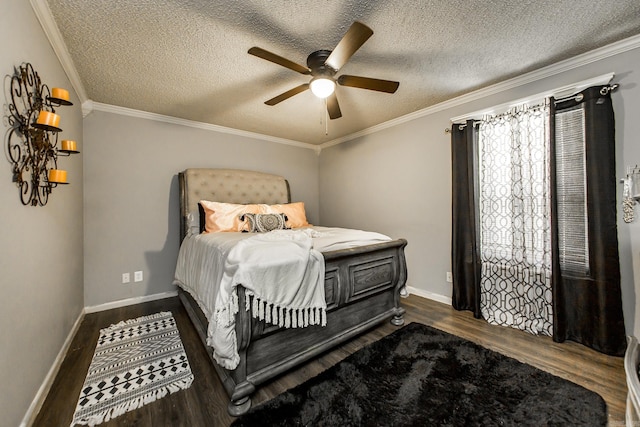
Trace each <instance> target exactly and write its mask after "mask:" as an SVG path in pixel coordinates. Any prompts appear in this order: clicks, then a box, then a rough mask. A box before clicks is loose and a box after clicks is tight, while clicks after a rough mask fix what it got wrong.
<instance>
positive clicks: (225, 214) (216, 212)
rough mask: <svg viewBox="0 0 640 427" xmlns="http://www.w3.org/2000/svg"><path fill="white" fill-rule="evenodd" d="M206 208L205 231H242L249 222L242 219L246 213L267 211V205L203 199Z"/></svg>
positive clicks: (202, 203) (201, 202)
mask: <svg viewBox="0 0 640 427" xmlns="http://www.w3.org/2000/svg"><path fill="white" fill-rule="evenodd" d="M200 205H201V206H202V208H203V209H204V218H205V221H204V224H205V233H217V232H220V231H242V230H243V229H244V228H245V227H246V226H247V224H246V223H244V222H243V221H240V215H242V214H245V213H256V214H257V213H267V212H266V210H267V205H237V204H235V203H221V202H209V201H207V200H201V201H200Z"/></svg>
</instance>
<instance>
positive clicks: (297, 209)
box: [267, 202, 311, 228]
mask: <svg viewBox="0 0 640 427" xmlns="http://www.w3.org/2000/svg"><path fill="white" fill-rule="evenodd" d="M267 213H283V214H285V215H286V216H287V227H289V228H299V227H306V226H308V225H311V224H309V223H308V222H307V214H306V212H305V210H304V202H295V203H287V204H279V205H268V206H267Z"/></svg>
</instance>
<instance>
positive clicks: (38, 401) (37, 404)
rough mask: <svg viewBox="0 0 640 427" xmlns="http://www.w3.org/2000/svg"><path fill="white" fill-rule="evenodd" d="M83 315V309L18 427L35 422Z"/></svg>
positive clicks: (24, 426) (84, 312)
mask: <svg viewBox="0 0 640 427" xmlns="http://www.w3.org/2000/svg"><path fill="white" fill-rule="evenodd" d="M85 314H86V311H85V309H82V310H81V311H80V314H79V315H78V318H77V319H76V321H75V323H74V324H73V327H72V328H71V330H70V331H69V334H68V335H67V338H66V339H65V340H64V343H63V344H62V348H60V351H59V352H58V355H57V356H56V358H55V360H54V361H53V364H52V365H51V368H50V369H49V372H47V375H46V376H45V377H44V381H43V382H42V385H41V386H40V388H39V389H38V392H37V393H36V395H35V397H34V398H33V401H32V402H31V405H30V406H29V409H27V412H26V414H25V415H24V418H23V419H22V422H21V423H20V427H27V426H31V425H33V423H34V422H35V420H36V417H37V416H38V413H39V412H40V409H42V405H43V404H44V401H45V399H46V398H47V395H48V394H49V391H50V390H51V386H52V385H53V381H54V380H55V379H56V376H57V375H58V371H60V366H62V362H63V361H64V358H65V356H66V355H67V351H69V347H71V342H72V341H73V338H74V337H75V336H76V333H77V332H78V329H79V328H80V324H81V323H82V319H84V315H85Z"/></svg>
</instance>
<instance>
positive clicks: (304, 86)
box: [264, 83, 309, 105]
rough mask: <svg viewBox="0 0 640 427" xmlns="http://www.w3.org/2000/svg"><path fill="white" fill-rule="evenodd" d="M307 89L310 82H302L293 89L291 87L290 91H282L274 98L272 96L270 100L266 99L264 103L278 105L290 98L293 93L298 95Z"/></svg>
mask: <svg viewBox="0 0 640 427" xmlns="http://www.w3.org/2000/svg"><path fill="white" fill-rule="evenodd" d="M307 89H309V83H305V84H301V85H300V86H296V87H294V88H293V89H289V90H288V91H286V92H284V93H281V94H280V95H278V96H276V97H274V98H271V99H270V100H268V101H265V102H264V103H265V104H267V105H276V104H277V103H279V102H282V101H284V100H286V99H289V98H291V97H292V96H293V95H297V94H299V93H300V92H304V91H305V90H307Z"/></svg>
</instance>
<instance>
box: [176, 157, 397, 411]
mask: <svg viewBox="0 0 640 427" xmlns="http://www.w3.org/2000/svg"><path fill="white" fill-rule="evenodd" d="M178 179H179V185H180V211H181V227H180V229H181V239H182V238H184V236H185V235H186V232H187V230H188V229H189V227H199V228H200V229H202V224H203V220H202V219H199V209H198V202H199V201H200V200H210V201H217V202H226V203H241V204H250V203H266V204H277V203H289V202H290V201H291V196H290V190H289V184H288V182H287V181H286V180H285V179H284V178H283V177H280V176H276V175H271V174H264V173H260V172H251V171H242V170H234V169H187V170H185V171H184V172H181V173H180V174H179V175H178ZM195 218H198V219H195ZM196 221H197V222H196ZM194 222H196V223H195V224H194ZM406 245H407V241H406V240H404V239H398V240H393V241H389V242H384V243H379V244H373V245H368V246H363V247H358V248H352V249H344V250H338V251H332V252H325V253H323V256H324V259H325V296H326V301H327V325H326V326H324V327H321V326H310V327H307V328H290V329H287V328H279V327H278V326H274V325H270V324H266V323H265V322H263V321H259V320H257V319H254V318H252V317H251V314H250V313H251V312H250V311H247V310H245V307H244V304H245V298H244V288H242V286H238V300H239V303H240V309H239V312H238V314H237V315H236V335H237V340H238V353H239V355H240V364H239V365H238V367H237V368H236V369H234V370H227V369H225V368H223V367H221V366H220V365H218V364H217V363H216V362H215V361H214V362H213V364H214V366H215V368H216V371H217V372H218V375H219V377H220V379H221V381H222V383H223V384H224V387H225V389H226V391H227V394H228V395H229V397H230V403H229V405H228V407H227V409H228V412H229V414H231V415H233V416H239V415H241V414H243V413H245V412H246V411H248V410H249V408H250V407H251V394H252V393H253V392H254V391H255V389H256V387H257V386H258V385H260V384H262V383H264V382H266V381H268V380H269V379H271V378H273V377H275V376H276V375H279V374H281V373H283V372H285V371H287V370H289V369H292V368H293V367H295V366H298V365H300V364H301V363H303V362H305V361H307V360H309V359H311V358H312V357H314V356H317V355H319V354H321V353H323V352H325V351H327V350H330V349H332V348H334V347H335V346H337V345H338V344H340V343H342V342H344V341H346V340H348V339H350V338H352V337H354V336H356V335H358V334H360V333H362V332H363V331H365V330H367V329H369V328H371V327H373V326H375V325H377V324H379V323H381V322H384V321H386V320H388V319H391V323H393V324H394V325H396V326H400V325H402V324H404V318H403V315H404V312H405V310H404V309H403V308H402V307H400V291H401V289H402V288H403V287H404V285H405V282H406V278H407V269H406V263H405V256H404V247H405V246H406ZM178 293H179V296H180V300H181V301H182V303H183V305H184V306H185V308H186V310H187V312H188V314H189V317H190V318H191V320H192V322H193V324H194V325H195V327H196V329H197V331H198V334H199V335H200V338H201V339H202V341H203V343H204V345H205V347H206V349H207V353H208V354H209V356H210V358H211V360H212V361H213V349H212V348H210V347H208V346H207V344H206V342H207V324H208V323H207V319H206V317H205V315H204V313H203V312H202V310H201V309H200V307H199V306H198V304H197V303H196V302H195V300H194V299H193V298H192V297H191V295H190V294H189V293H188V292H186V291H183V290H182V289H181V288H179V289H178Z"/></svg>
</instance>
